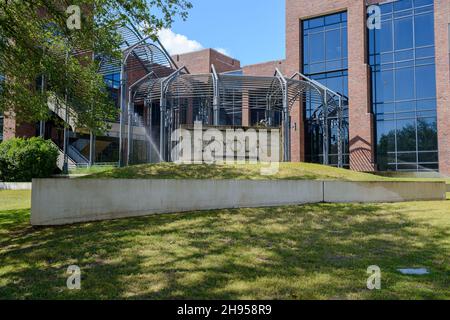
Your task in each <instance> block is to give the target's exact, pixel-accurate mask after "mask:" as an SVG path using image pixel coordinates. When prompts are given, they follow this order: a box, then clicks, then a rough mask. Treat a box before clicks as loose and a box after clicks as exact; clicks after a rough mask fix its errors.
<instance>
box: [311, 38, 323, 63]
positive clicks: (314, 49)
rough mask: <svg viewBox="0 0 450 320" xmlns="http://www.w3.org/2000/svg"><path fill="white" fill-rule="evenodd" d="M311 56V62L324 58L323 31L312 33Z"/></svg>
mask: <svg viewBox="0 0 450 320" xmlns="http://www.w3.org/2000/svg"><path fill="white" fill-rule="evenodd" d="M309 58H310V62H318V61H323V60H324V58H325V42H324V36H323V33H316V34H311V35H310V36H309Z"/></svg>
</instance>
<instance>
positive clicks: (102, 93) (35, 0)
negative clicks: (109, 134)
mask: <svg viewBox="0 0 450 320" xmlns="http://www.w3.org/2000/svg"><path fill="white" fill-rule="evenodd" d="M74 6H75V7H74ZM191 7H192V4H191V3H190V2H189V1H188V0H27V1H23V0H0V75H2V76H4V77H5V81H3V82H2V83H1V90H0V113H2V112H4V111H9V110H12V111H14V113H15V114H16V116H17V119H19V121H28V122H34V121H37V120H47V119H48V118H49V112H48V105H47V101H48V98H49V96H50V95H54V96H56V98H58V101H65V99H66V97H67V98H68V99H69V100H68V101H69V105H70V107H71V110H72V112H73V113H75V114H76V122H77V127H84V128H88V129H91V130H93V131H96V132H98V131H103V130H105V129H106V127H105V120H112V119H114V118H115V116H116V112H117V111H116V109H115V107H114V105H113V103H112V101H110V98H109V95H108V93H107V90H106V87H105V84H104V81H103V79H102V76H101V75H100V74H98V72H97V71H98V67H99V65H98V63H99V62H98V61H95V60H94V59H93V55H92V53H93V52H95V54H96V55H99V56H104V57H105V56H106V57H113V58H120V49H119V47H120V44H121V42H122V39H121V37H120V35H119V34H118V26H121V25H125V24H133V25H136V26H139V27H140V28H141V30H142V32H143V33H144V34H145V35H146V36H152V37H155V36H156V33H157V32H158V30H160V29H161V28H168V27H170V26H171V24H172V23H173V21H174V18H175V17H177V16H179V17H181V18H182V19H183V20H184V19H186V18H187V11H188V10H189V9H190V8H191ZM77 8H80V9H81V10H79V12H80V15H79V16H77V13H78V12H77V10H76V9H77ZM68 9H69V10H68ZM66 11H67V12H66ZM78 17H79V19H78ZM78 20H79V21H78ZM78 22H79V25H78ZM73 27H75V28H73ZM78 27H80V28H78ZM41 76H43V77H44V79H45V82H43V83H45V90H37V89H36V83H37V82H40V80H39V78H40V77H41Z"/></svg>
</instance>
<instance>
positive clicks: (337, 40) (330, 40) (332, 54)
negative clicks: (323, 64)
mask: <svg viewBox="0 0 450 320" xmlns="http://www.w3.org/2000/svg"><path fill="white" fill-rule="evenodd" d="M325 41H326V47H327V54H326V59H327V60H334V59H339V58H341V55H342V50H341V31H340V30H331V31H327V32H326V35H325Z"/></svg>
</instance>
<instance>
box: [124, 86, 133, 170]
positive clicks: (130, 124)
mask: <svg viewBox="0 0 450 320" xmlns="http://www.w3.org/2000/svg"><path fill="white" fill-rule="evenodd" d="M132 96H133V94H132V90H131V89H130V90H129V92H128V111H127V113H128V132H127V159H126V165H127V166H128V165H129V164H130V159H131V150H132V148H131V144H132V143H133V137H132V135H133V111H134V110H133V109H134V108H133V107H134V103H132V101H131V100H132ZM132 104H133V107H132Z"/></svg>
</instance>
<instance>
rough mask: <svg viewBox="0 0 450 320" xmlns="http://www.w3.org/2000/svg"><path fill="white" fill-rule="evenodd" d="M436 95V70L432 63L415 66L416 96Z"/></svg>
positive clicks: (430, 96)
mask: <svg viewBox="0 0 450 320" xmlns="http://www.w3.org/2000/svg"><path fill="white" fill-rule="evenodd" d="M433 97H436V70H435V66H434V65H428V66H420V67H416V98H417V99H423V98H433Z"/></svg>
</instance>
